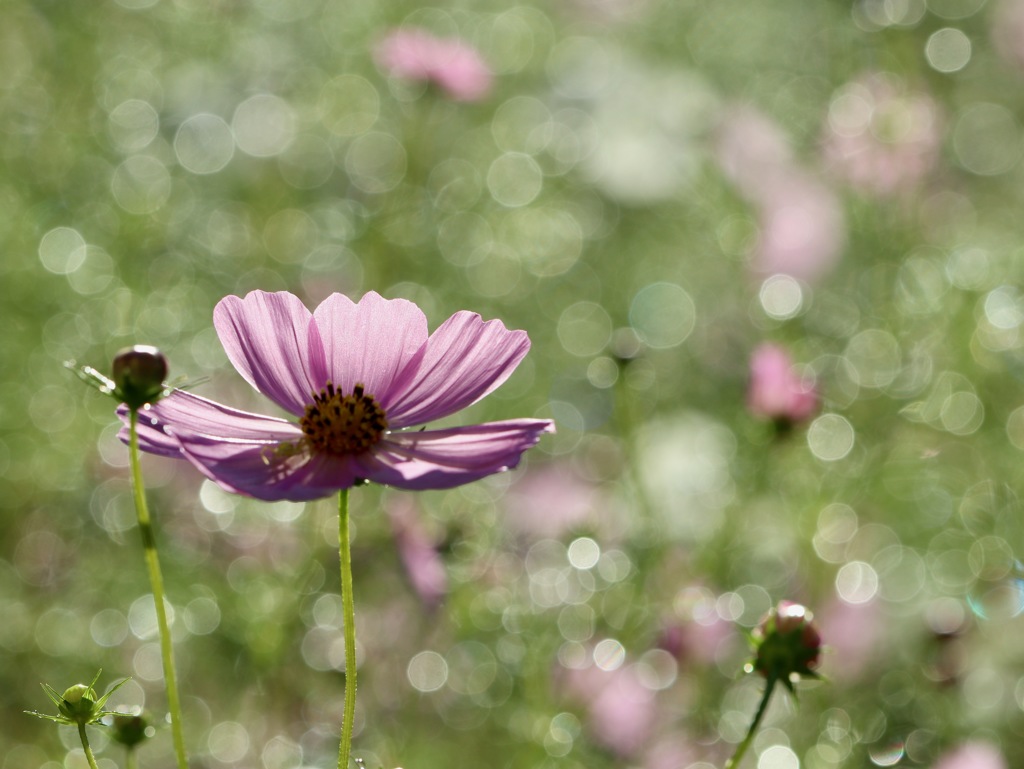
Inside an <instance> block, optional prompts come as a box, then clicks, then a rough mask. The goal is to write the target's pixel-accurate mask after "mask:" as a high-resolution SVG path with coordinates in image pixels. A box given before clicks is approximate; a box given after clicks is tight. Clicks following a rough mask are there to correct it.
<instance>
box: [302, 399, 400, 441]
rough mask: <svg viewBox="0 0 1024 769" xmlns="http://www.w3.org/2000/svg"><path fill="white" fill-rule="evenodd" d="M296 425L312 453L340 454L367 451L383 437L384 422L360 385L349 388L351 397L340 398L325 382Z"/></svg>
mask: <svg viewBox="0 0 1024 769" xmlns="http://www.w3.org/2000/svg"><path fill="white" fill-rule="evenodd" d="M299 426H300V427H301V428H302V432H303V433H304V434H305V436H306V441H308V443H309V445H310V446H311V447H312V448H313V450H314V451H323V452H326V453H328V454H338V455H343V454H362V453H363V452H365V451H368V450H369V449H370V447H371V446H373V445H374V444H375V443H377V441H379V440H380V439H381V437H382V436H383V435H384V432H385V431H386V430H387V429H388V422H387V419H386V418H385V417H384V410H383V409H382V408H381V407H380V406H378V405H377V401H375V400H374V398H373V396H372V395H366V394H365V391H364V388H363V385H361V384H357V385H356V386H355V387H353V388H352V394H351V395H342V394H341V391H339V390H335V388H334V384H333V383H332V382H328V383H327V385H326V387H324V389H323V390H321V391H320V392H319V394H316V395H314V396H313V403H311V404H310V405H309V406H306V414H305V416H304V417H302V419H300V420H299Z"/></svg>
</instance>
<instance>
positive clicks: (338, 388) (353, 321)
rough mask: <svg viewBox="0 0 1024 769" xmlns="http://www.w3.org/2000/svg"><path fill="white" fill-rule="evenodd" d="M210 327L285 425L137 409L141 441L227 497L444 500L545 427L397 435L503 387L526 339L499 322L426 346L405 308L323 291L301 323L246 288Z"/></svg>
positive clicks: (164, 407) (514, 461)
mask: <svg viewBox="0 0 1024 769" xmlns="http://www.w3.org/2000/svg"><path fill="white" fill-rule="evenodd" d="M213 322H214V327H215V328H216V329H217V334H218V336H219V337H220V340H221V343H222V344H223V345H224V349H225V351H226V352H227V355H228V358H229V360H230V361H231V363H232V364H233V365H234V367H235V368H236V369H237V370H238V372H239V373H240V374H241V375H242V376H243V377H244V378H245V380H246V381H247V382H249V384H251V385H252V386H253V387H254V388H255V389H256V390H257V391H258V392H261V393H263V394H264V395H266V396H267V397H268V398H270V400H272V401H273V402H274V403H276V404H277V405H278V406H280V407H281V408H283V409H284V410H285V411H287V412H289V413H291V414H292V415H293V416H294V417H295V419H294V420H293V421H289V420H286V419H279V418H277V417H271V416H260V415H258V414H250V413H247V412H244V411H238V410H236V409H233V408H229V407H228V406H223V405H221V404H219V403H215V402H213V401H210V400H207V399H205V398H201V397H199V396H197V395H193V394H192V393H189V392H185V391H182V390H175V391H174V392H173V393H172V394H171V395H169V396H167V397H166V398H164V399H162V400H160V401H158V402H157V403H155V404H152V405H149V406H146V407H145V408H144V409H142V410H140V413H139V443H140V447H141V448H142V449H143V450H144V451H149V452H152V453H154V454H162V455H165V456H171V457H183V458H185V459H187V460H189V461H190V462H191V463H192V464H193V465H195V466H196V467H197V468H198V469H199V470H200V471H201V472H202V473H203V474H204V475H206V476H207V477H208V478H210V479H211V480H213V481H215V482H216V483H217V484H219V485H220V486H221V487H222V488H224V489H226V490H228V491H230V492H235V493H238V494H244V495H246V496H250V497H256V498H258V499H265V500H280V499H287V500H293V501H303V500H309V499H317V498H319V497H325V496H328V495H330V494H332V493H333V492H335V491H338V490H340V489H346V488H349V487H350V486H354V485H356V484H358V483H360V482H362V481H364V480H369V481H375V482H377V483H382V484H388V485H391V486H397V487H399V488H403V489H446V488H451V487H453V486H459V485H461V484H464V483H469V482H471V481H475V480H477V479H479V478H483V477H484V476H487V475H491V474H492V473H497V472H501V471H503V470H507V469H509V468H512V467H515V466H516V465H518V464H519V460H520V458H521V456H522V454H523V452H524V451H526V449H528V448H530V447H531V446H533V445H535V444H536V443H537V441H538V440H539V439H540V436H541V434H542V433H546V432H552V431H553V430H554V425H553V423H552V422H550V421H548V420H544V419H515V420H508V421H503V422H489V423H486V424H479V425H472V426H467V427H448V428H441V429H434V430H422V429H421V430H416V431H413V430H409V429H407V428H411V427H413V426H415V425H422V424H424V423H425V422H431V421H435V420H438V419H441V418H443V417H447V416H449V415H450V414H453V413H455V412H456V411H459V410H460V409H463V408H465V407H466V406H469V405H470V404H472V403H475V402H476V401H478V400H480V399H481V398H483V397H484V396H485V395H487V394H488V393H490V392H491V391H492V390H494V389H495V388H497V387H498V386H499V385H500V384H501V383H502V382H504V381H505V380H506V379H507V378H508V377H509V375H510V374H511V373H512V371H513V370H514V369H515V367H516V366H517V365H518V364H519V362H520V361H521V360H522V359H523V357H524V356H525V355H526V352H527V350H529V347H530V340H529V339H528V338H527V336H526V332H525V331H510V330H509V329H507V328H505V326H504V325H503V324H502V323H501V321H498V320H491V321H487V322H484V321H483V320H481V318H480V316H479V315H477V314H475V313H471V312H457V313H455V315H453V316H452V317H450V318H449V319H448V320H447V321H445V322H444V323H442V324H441V326H440V327H439V328H438V329H437V330H436V331H434V333H433V334H430V335H429V336H428V333H427V319H426V317H425V316H424V315H423V312H422V311H421V310H420V309H419V307H417V306H416V305H415V304H413V303H412V302H409V301H406V300H404V299H392V300H387V299H384V298H383V297H381V296H380V295H379V294H377V293H373V292H371V293H369V294H366V295H365V296H364V297H363V298H362V299H361V300H360V301H359V302H358V303H356V302H353V301H352V300H351V299H349V298H348V297H346V296H344V295H342V294H332V295H331V296H329V297H328V298H327V299H325V300H324V301H323V302H322V303H321V304H320V306H319V307H317V308H316V310H315V311H314V312H312V313H311V312H310V311H309V310H308V309H306V307H305V306H304V305H303V304H302V302H301V301H300V300H299V298H298V297H296V296H294V295H293V294H290V293H288V292H279V293H265V292H263V291H254V292H252V293H250V294H247V295H246V296H245V298H244V299H240V298H239V297H237V296H228V297H225V298H224V299H222V300H221V301H220V302H219V303H218V304H217V307H216V308H215V309H214V312H213ZM122 412H124V413H122V416H121V418H122V420H123V421H126V420H127V418H128V417H127V413H126V409H125V408H124V407H122ZM127 436H128V433H127V429H124V430H122V432H121V437H122V439H123V440H127Z"/></svg>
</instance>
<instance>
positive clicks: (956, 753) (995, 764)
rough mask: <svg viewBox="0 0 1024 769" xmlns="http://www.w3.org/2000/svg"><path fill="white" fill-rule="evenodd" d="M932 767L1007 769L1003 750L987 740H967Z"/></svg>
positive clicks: (938, 768)
mask: <svg viewBox="0 0 1024 769" xmlns="http://www.w3.org/2000/svg"><path fill="white" fill-rule="evenodd" d="M932 769H1007V766H1006V759H1005V758H1003V754H1002V752H1000V750H999V749H998V748H996V747H995V746H994V745H990V744H989V743H987V742H965V743H964V744H963V745H960V746H959V747H957V748H954V749H953V750H951V751H949V752H947V753H945V754H944V755H943V756H941V757H940V758H939V760H938V761H936V762H935V763H934V764H933V765H932Z"/></svg>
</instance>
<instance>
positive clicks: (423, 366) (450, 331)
mask: <svg viewBox="0 0 1024 769" xmlns="http://www.w3.org/2000/svg"><path fill="white" fill-rule="evenodd" d="M529 349H530V339H529V337H527V335H526V332H525V331H509V330H508V329H507V328H505V325H504V324H503V323H502V322H501V321H500V320H489V321H487V322H486V323H485V322H484V321H483V320H481V318H480V316H479V315H477V314H476V313H473V312H465V311H462V312H457V313H455V314H454V315H452V317H450V318H449V319H448V320H446V321H445V322H444V323H442V324H441V326H440V327H439V328H438V329H437V330H436V331H435V332H434V333H433V334H431V335H430V339H428V340H427V345H426V350H425V354H424V356H423V360H422V362H421V363H420V364H419V366H418V367H416V368H412V367H410V368H409V369H408V370H407V372H406V376H405V377H403V379H402V380H400V381H398V382H396V383H395V390H394V392H395V396H394V397H393V398H391V399H390V400H389V402H388V404H387V405H385V406H384V411H385V412H386V413H387V417H388V424H390V425H391V427H392V428H400V427H409V426H411V425H418V424H423V423H424V422H429V421H432V420H435V419H440V418H441V417H446V416H448V415H449V414H453V413H455V412H456V411H458V410H459V409H463V408H465V407H466V406H469V405H471V404H473V403H476V402H477V401H478V400H480V399H481V398H483V397H484V396H485V395H487V394H488V393H489V392H491V391H493V390H494V389H496V388H497V387H498V386H499V385H501V383H502V382H504V381H505V380H506V379H508V378H509V376H510V375H511V374H512V372H513V371H515V368H516V366H518V365H519V361H521V360H522V359H523V357H524V356H525V355H526V353H527V352H528V351H529Z"/></svg>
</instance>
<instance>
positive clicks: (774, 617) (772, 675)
mask: <svg viewBox="0 0 1024 769" xmlns="http://www.w3.org/2000/svg"><path fill="white" fill-rule="evenodd" d="M753 639H754V648H755V654H754V661H753V662H752V663H751V664H750V666H749V667H750V669H752V670H756V671H757V672H759V673H760V674H761V675H763V676H764V677H765V678H769V679H776V680H779V681H781V682H782V683H784V684H785V685H786V686H787V687H788V688H789V689H790V690H792V688H793V685H792V679H793V678H794V677H800V676H807V677H809V678H815V677H817V673H816V672H815V669H816V668H817V667H818V663H819V662H820V660H821V635H820V633H819V632H818V628H817V626H815V624H814V617H813V615H812V614H811V612H810V610H809V609H807V607H805V606H801V605H800V604H798V603H793V602H792V601H780V602H779V605H778V606H776V607H775V608H774V609H772V610H771V611H770V612H769V613H768V616H767V617H765V618H764V619H763V620H762V621H761V624H760V625H758V627H757V628H756V629H755V630H754V633H753Z"/></svg>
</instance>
